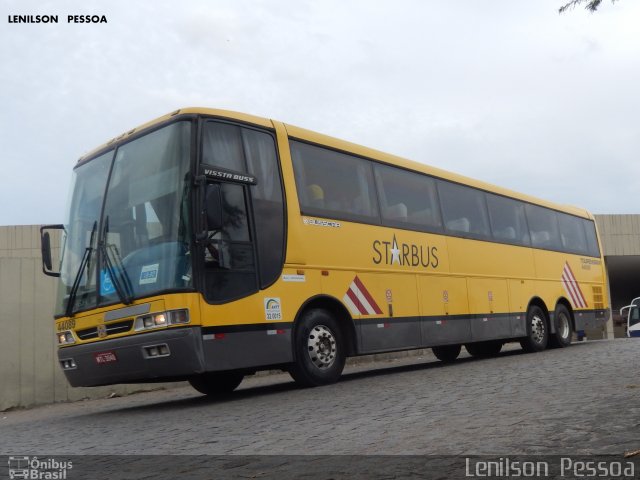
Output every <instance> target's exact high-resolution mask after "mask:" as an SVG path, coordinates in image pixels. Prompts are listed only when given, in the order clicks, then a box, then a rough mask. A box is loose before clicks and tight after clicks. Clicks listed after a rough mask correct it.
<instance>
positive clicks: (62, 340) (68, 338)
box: [56, 330, 76, 345]
mask: <svg viewBox="0 0 640 480" xmlns="http://www.w3.org/2000/svg"><path fill="white" fill-rule="evenodd" d="M56 337H57V338H58V345H70V344H72V343H76V339H75V338H74V336H73V332H72V331H71V330H65V331H64V332H58V333H56Z"/></svg>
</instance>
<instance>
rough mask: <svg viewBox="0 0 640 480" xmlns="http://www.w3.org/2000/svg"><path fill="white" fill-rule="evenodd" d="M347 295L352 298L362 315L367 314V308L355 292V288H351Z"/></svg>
mask: <svg viewBox="0 0 640 480" xmlns="http://www.w3.org/2000/svg"><path fill="white" fill-rule="evenodd" d="M347 296H348V297H349V298H350V299H351V301H352V302H353V304H354V305H355V306H356V308H357V309H358V313H360V315H366V314H367V311H366V310H365V308H364V306H363V305H362V303H361V302H360V300H358V296H357V295H356V294H355V292H354V291H353V290H351V289H349V290H347Z"/></svg>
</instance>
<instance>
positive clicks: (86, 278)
mask: <svg viewBox="0 0 640 480" xmlns="http://www.w3.org/2000/svg"><path fill="white" fill-rule="evenodd" d="M112 157H113V151H111V152H108V153H105V154H103V155H101V156H99V157H97V158H95V159H93V160H91V161H90V162H88V163H85V164H84V165H81V166H79V167H77V168H76V169H75V170H74V171H73V178H72V181H71V195H70V197H69V200H70V202H69V208H68V210H67V212H68V216H67V219H66V221H65V227H64V232H63V239H62V246H63V247H62V248H63V250H62V259H61V264H60V282H59V284H58V297H57V302H56V315H63V314H64V313H65V312H66V310H67V303H68V301H69V294H70V293H71V289H72V287H73V284H74V283H75V282H77V290H76V295H75V301H74V304H73V310H74V311H77V310H82V309H86V308H87V306H88V305H89V306H93V305H95V302H96V275H95V271H96V270H95V267H96V244H97V239H98V231H97V230H98V223H99V222H100V209H101V208H102V198H103V195H104V190H105V186H106V184H107V177H108V175H109V167H110V166H111V160H112ZM92 240H93V242H92ZM85 255H86V256H87V258H86V259H85V263H84V264H83V262H82V260H83V258H84V257H85ZM81 265H83V268H82V271H81V269H80V266H81Z"/></svg>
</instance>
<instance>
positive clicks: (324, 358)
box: [307, 325, 337, 370]
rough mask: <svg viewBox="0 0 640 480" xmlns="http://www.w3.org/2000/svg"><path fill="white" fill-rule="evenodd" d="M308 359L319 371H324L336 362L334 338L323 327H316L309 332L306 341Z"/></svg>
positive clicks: (327, 329)
mask: <svg viewBox="0 0 640 480" xmlns="http://www.w3.org/2000/svg"><path fill="white" fill-rule="evenodd" d="M307 347H308V348H307V349H308V352H309V358H310V359H311V361H312V362H313V364H314V365H315V366H316V367H318V368H319V369H320V370H326V369H327V368H330V367H331V365H333V363H334V362H335V360H336V353H337V348H336V337H335V336H334V335H333V332H332V331H331V330H330V329H329V328H327V327H325V326H324V325H316V326H315V327H313V328H312V329H311V331H310V332H309V338H308V339H307Z"/></svg>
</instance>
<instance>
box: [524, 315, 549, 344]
mask: <svg viewBox="0 0 640 480" xmlns="http://www.w3.org/2000/svg"><path fill="white" fill-rule="evenodd" d="M526 322H527V336H526V337H524V338H523V339H522V340H520V345H521V346H522V349H523V350H524V351H525V352H528V353H533V352H541V351H542V350H544V349H545V348H547V344H548V342H549V325H548V323H547V316H546V315H545V313H544V311H543V310H542V308H540V307H538V306H537V305H532V306H531V307H529V310H528V311H527V319H526Z"/></svg>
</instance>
